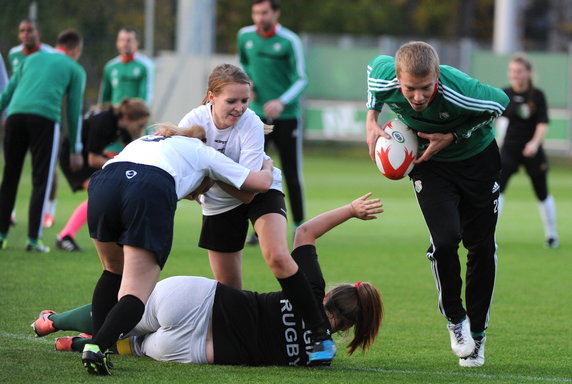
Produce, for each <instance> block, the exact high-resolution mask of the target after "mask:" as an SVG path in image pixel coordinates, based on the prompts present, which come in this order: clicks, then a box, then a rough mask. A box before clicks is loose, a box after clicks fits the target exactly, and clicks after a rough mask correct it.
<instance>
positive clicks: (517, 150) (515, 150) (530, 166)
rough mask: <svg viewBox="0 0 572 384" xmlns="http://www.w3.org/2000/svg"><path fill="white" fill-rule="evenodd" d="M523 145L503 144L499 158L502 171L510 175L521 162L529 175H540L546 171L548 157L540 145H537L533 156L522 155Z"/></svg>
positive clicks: (516, 169)
mask: <svg viewBox="0 0 572 384" xmlns="http://www.w3.org/2000/svg"><path fill="white" fill-rule="evenodd" d="M523 149H524V147H522V146H512V145H505V146H503V147H502V150H501V160H502V169H503V172H507V173H508V174H509V175H512V174H513V173H515V172H516V171H518V168H519V166H520V165H521V164H522V165H523V166H524V168H525V169H526V173H528V174H529V175H530V176H531V177H535V176H538V175H542V174H545V173H547V172H548V168H549V167H548V158H547V157H546V153H545V152H544V149H543V148H542V146H540V147H538V151H537V152H536V155H534V157H524V155H523V154H522V151H523Z"/></svg>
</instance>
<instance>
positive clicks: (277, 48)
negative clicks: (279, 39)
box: [272, 43, 282, 52]
mask: <svg viewBox="0 0 572 384" xmlns="http://www.w3.org/2000/svg"><path fill="white" fill-rule="evenodd" d="M272 48H274V50H275V51H276V52H278V51H280V50H281V49H282V44H280V43H275V44H274V45H273V46H272Z"/></svg>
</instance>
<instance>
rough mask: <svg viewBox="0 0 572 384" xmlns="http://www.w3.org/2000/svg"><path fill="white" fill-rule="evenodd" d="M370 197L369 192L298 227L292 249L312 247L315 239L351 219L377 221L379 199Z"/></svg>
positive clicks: (379, 206)
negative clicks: (303, 246) (304, 246)
mask: <svg viewBox="0 0 572 384" xmlns="http://www.w3.org/2000/svg"><path fill="white" fill-rule="evenodd" d="M370 197H371V192H368V193H366V194H365V195H363V196H361V197H358V198H357V199H355V200H354V201H352V202H351V203H349V204H346V205H344V206H342V207H339V208H336V209H333V210H331V211H328V212H325V213H322V214H320V215H318V216H316V217H314V218H312V219H310V220H308V221H307V222H305V223H304V224H302V225H301V226H299V227H298V229H297V230H296V235H295V237H294V248H296V247H299V246H302V245H308V244H310V245H314V244H315V243H316V239H317V238H319V237H320V236H322V235H323V234H324V233H326V232H328V231H329V230H331V229H332V228H334V227H336V226H338V225H340V224H342V223H343V222H345V221H347V220H349V219H351V218H352V217H357V218H358V219H361V220H372V219H377V214H379V213H382V212H383V209H382V208H381V207H382V206H383V204H382V203H381V200H380V199H377V198H376V199H370Z"/></svg>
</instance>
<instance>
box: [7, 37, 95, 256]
mask: <svg viewBox="0 0 572 384" xmlns="http://www.w3.org/2000/svg"><path fill="white" fill-rule="evenodd" d="M81 51H82V37H81V35H80V34H79V33H78V32H77V31H75V30H65V31H63V32H62V33H60V34H59V36H58V40H57V46H56V52H55V53H46V52H39V53H37V54H35V55H32V56H30V57H28V58H27V59H26V60H25V61H24V62H23V63H22V64H21V65H20V66H19V67H18V70H17V71H16V73H15V74H14V75H13V76H12V78H11V79H10V82H9V83H8V85H7V87H6V89H4V92H3V93H2V95H1V96H0V110H4V108H6V106H7V105H8V104H10V106H9V108H8V118H7V119H6V135H5V138H4V159H5V161H4V172H3V176H2V184H1V186H0V249H2V248H5V247H6V244H7V242H6V238H7V235H8V229H9V226H10V213H11V211H12V209H13V207H14V203H15V201H16V193H17V190H18V184H19V181H20V176H21V173H22V167H23V164H24V158H25V156H26V152H27V151H28V148H29V149H30V152H31V154H32V185H33V187H32V196H31V198H30V208H29V213H28V217H29V220H28V245H27V247H26V249H27V250H28V251H38V252H48V251H49V248H48V247H45V246H44V245H43V244H42V242H41V241H40V237H41V235H42V229H43V226H42V217H43V215H44V213H45V210H46V201H47V199H48V193H49V191H50V187H51V183H52V177H51V175H52V174H53V171H54V168H55V166H56V160H57V154H58V145H59V140H60V128H59V123H60V120H61V117H62V116H61V108H62V100H63V98H64V97H65V96H67V103H68V107H67V112H68V114H67V116H66V117H67V121H68V127H69V136H70V167H71V168H72V169H74V170H77V169H79V168H81V166H82V163H83V159H82V157H81V150H82V148H81V108H82V104H83V92H84V88H85V71H84V69H83V68H82V67H81V66H80V65H79V64H78V63H77V62H76V61H77V60H78V58H79V56H80V55H81Z"/></svg>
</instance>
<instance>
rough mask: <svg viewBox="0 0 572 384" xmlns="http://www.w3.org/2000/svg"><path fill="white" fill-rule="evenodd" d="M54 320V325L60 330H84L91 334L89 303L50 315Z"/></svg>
mask: <svg viewBox="0 0 572 384" xmlns="http://www.w3.org/2000/svg"><path fill="white" fill-rule="evenodd" d="M50 320H52V321H53V322H54V327H55V328H56V329H59V330H61V331H77V332H84V333H87V334H89V335H91V334H93V324H92V322H91V304H86V305H84V306H83V307H79V308H75V309H71V310H69V311H66V312H63V313H56V314H53V315H51V316H50Z"/></svg>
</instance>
